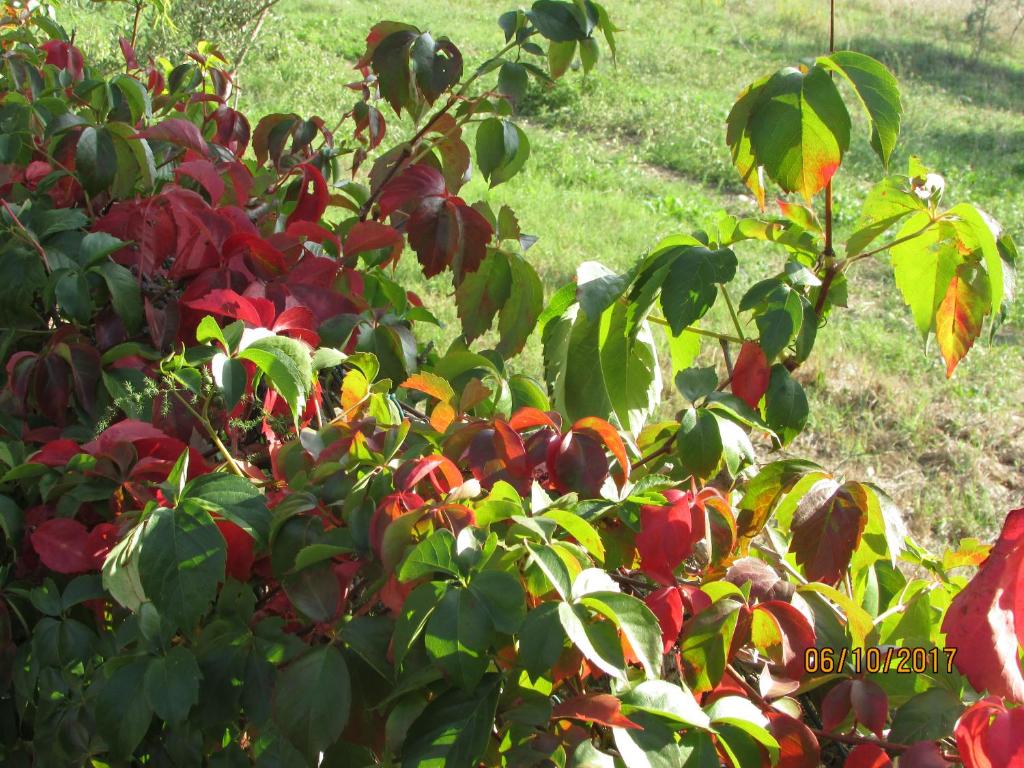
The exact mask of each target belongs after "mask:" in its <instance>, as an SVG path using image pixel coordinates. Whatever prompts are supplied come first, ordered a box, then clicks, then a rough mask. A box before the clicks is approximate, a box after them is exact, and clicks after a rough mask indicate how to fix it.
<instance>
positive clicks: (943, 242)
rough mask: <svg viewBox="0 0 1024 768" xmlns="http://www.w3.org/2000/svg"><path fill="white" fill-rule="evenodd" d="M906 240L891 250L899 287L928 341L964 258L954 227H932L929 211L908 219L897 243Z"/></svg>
mask: <svg viewBox="0 0 1024 768" xmlns="http://www.w3.org/2000/svg"><path fill="white" fill-rule="evenodd" d="M922 230H923V231H922ZM918 233H920V234H918ZM915 235H916V236H915ZM902 238H910V239H908V240H907V241H906V242H902V243H898V244H897V245H894V246H893V247H892V248H890V249H889V253H890V254H891V255H892V268H893V273H894V274H895V277H896V287H897V288H899V289H900V293H902V294H903V300H904V301H905V302H906V303H907V305H908V306H909V307H910V311H911V313H912V314H913V315H914V323H915V325H917V330H918V331H920V333H921V336H922V338H927V336H928V333H929V331H931V330H932V329H933V328H934V327H935V312H936V310H937V309H938V308H939V304H941V303H942V299H943V298H944V297H945V295H946V290H947V289H948V287H949V283H950V281H951V280H952V279H953V276H954V275H955V274H956V268H957V266H959V264H960V263H961V262H962V261H963V257H962V256H961V255H960V253H959V252H958V250H957V246H956V240H957V238H956V229H955V227H954V225H953V224H952V223H950V222H948V221H938V222H935V223H934V224H931V216H930V214H929V213H928V212H926V211H921V212H920V213H916V214H914V215H913V216H911V217H910V218H909V219H907V221H906V222H905V223H904V224H903V226H902V227H901V228H900V231H899V232H898V233H897V235H896V239H902Z"/></svg>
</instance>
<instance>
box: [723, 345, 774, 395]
mask: <svg viewBox="0 0 1024 768" xmlns="http://www.w3.org/2000/svg"><path fill="white" fill-rule="evenodd" d="M770 378H771V368H769V366H768V358H767V357H765V354H764V350H762V349H761V345H760V344H758V343H757V342H756V341H745V342H743V346H742V347H741V348H740V354H739V357H737V358H736V364H735V365H734V366H733V369H732V384H731V386H732V393H733V394H734V395H736V397H738V398H739V399H740V400H742V401H743V402H745V403H746V404H747V405H749V406H750V407H751V408H757V404H758V403H759V402H761V398H762V397H763V396H764V393H765V392H767V391H768V380H769V379H770Z"/></svg>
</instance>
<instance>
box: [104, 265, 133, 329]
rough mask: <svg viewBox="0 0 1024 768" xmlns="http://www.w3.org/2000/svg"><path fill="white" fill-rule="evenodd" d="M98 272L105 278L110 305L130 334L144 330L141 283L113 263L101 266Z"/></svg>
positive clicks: (126, 270) (124, 269)
mask: <svg viewBox="0 0 1024 768" xmlns="http://www.w3.org/2000/svg"><path fill="white" fill-rule="evenodd" d="M96 271H97V272H99V273H100V275H101V276H102V277H103V280H104V282H106V284H107V290H108V291H110V303H111V304H112V305H113V307H114V311H115V312H116V313H117V315H118V317H120V318H121V321H122V322H123V323H124V327H125V329H126V330H127V331H128V333H129V334H134V333H137V332H138V331H139V329H140V328H142V321H143V313H142V292H141V291H140V290H139V281H138V280H137V279H136V278H135V277H134V276H133V275H132V273H131V272H130V271H129V270H128V269H127V268H126V267H122V266H121V265H120V264H115V263H114V262H112V261H108V262H105V263H103V264H100V265H99V267H97V268H96Z"/></svg>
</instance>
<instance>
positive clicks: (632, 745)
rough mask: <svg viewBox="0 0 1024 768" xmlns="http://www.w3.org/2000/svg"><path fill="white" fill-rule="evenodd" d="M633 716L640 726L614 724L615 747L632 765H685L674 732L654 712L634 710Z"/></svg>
mask: <svg viewBox="0 0 1024 768" xmlns="http://www.w3.org/2000/svg"><path fill="white" fill-rule="evenodd" d="M630 719H631V720H633V721H634V722H636V724H637V725H639V726H641V730H637V729H633V728H612V738H613V739H614V740H615V748H616V749H617V750H618V751H619V754H620V755H621V756H622V761H623V762H624V763H625V764H626V765H628V766H629V768H684V763H683V754H682V752H681V751H680V749H679V745H678V744H677V743H676V739H675V733H673V731H672V729H671V728H669V727H668V726H667V725H665V723H663V722H662V721H660V720H659V719H658V718H657V717H656V716H655V715H650V714H647V713H646V712H634V713H633V715H632V716H631V717H630Z"/></svg>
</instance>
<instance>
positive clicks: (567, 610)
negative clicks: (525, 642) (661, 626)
mask: <svg viewBox="0 0 1024 768" xmlns="http://www.w3.org/2000/svg"><path fill="white" fill-rule="evenodd" d="M558 619H559V621H560V622H561V624H562V629H563V630H565V634H566V635H567V636H568V637H569V641H570V642H571V643H572V644H573V645H575V646H576V647H577V648H579V650H580V653H582V654H583V655H584V656H585V657H586V658H587V660H588V661H590V662H591V663H592V664H594V665H595V666H596V667H598V668H599V669H602V670H604V671H605V672H606V673H607V674H609V675H611V676H612V677H615V678H619V679H620V680H625V679H626V662H625V659H624V658H623V656H622V646H621V645H619V638H618V637H617V636H616V634H615V630H614V629H610V628H611V627H612V624H610V623H609V622H594V621H591V620H590V617H589V616H587V615H586V612H585V611H584V610H583V608H582V607H581V606H577V605H570V604H569V603H559V604H558ZM659 638H660V635H659ZM659 642H660V639H659Z"/></svg>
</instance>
